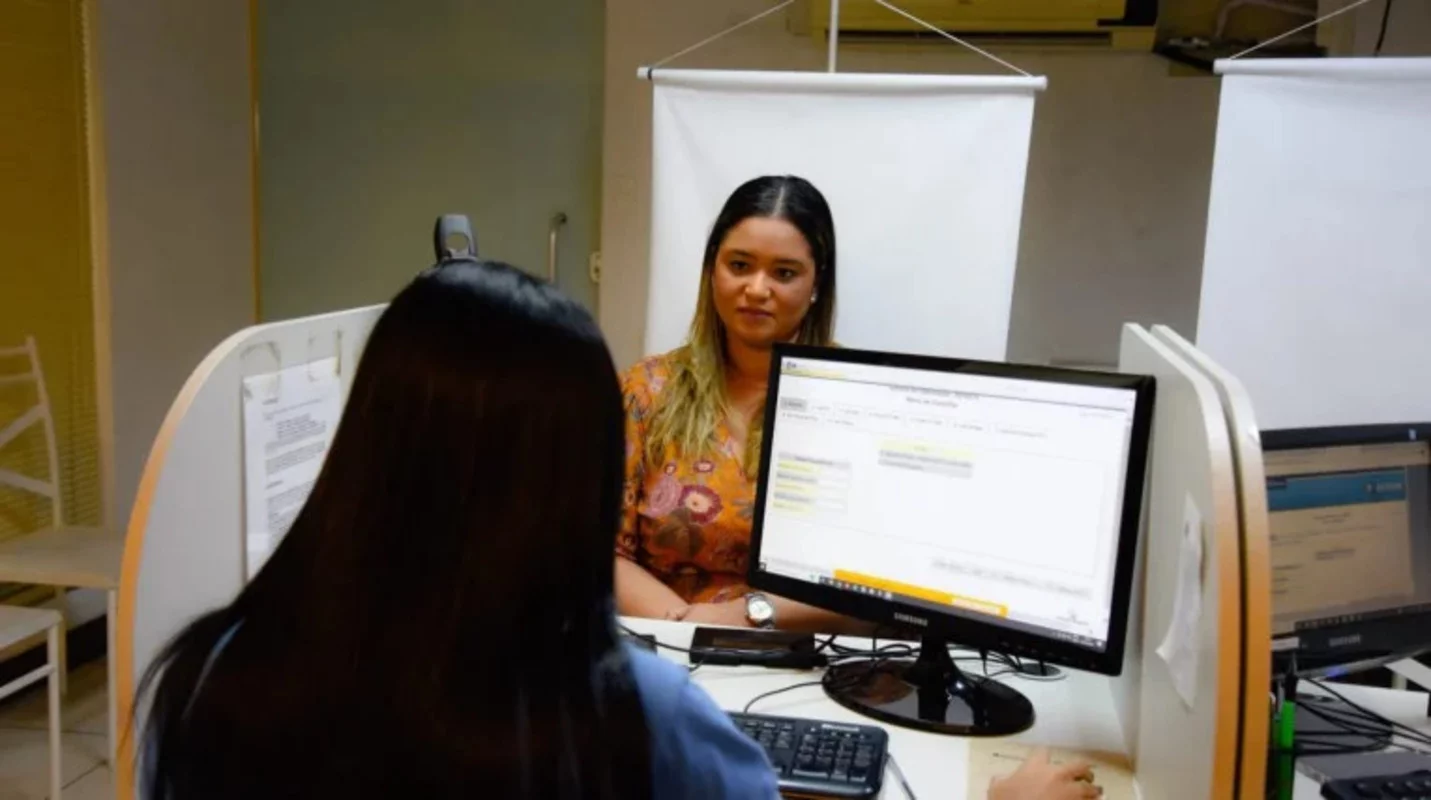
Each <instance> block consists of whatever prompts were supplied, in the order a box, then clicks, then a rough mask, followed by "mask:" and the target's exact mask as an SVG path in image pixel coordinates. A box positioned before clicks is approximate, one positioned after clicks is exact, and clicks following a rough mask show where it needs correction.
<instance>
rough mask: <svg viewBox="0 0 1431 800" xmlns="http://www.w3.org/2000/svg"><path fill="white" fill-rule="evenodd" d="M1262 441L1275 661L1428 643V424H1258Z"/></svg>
mask: <svg viewBox="0 0 1431 800" xmlns="http://www.w3.org/2000/svg"><path fill="white" fill-rule="evenodd" d="M1262 449H1263V465H1264V468H1265V470H1266V474H1267V512H1268V522H1269V528H1270V532H1271V539H1272V551H1271V560H1272V637H1273V648H1272V649H1273V651H1274V652H1275V653H1277V655H1278V659H1279V660H1281V661H1283V662H1288V663H1290V662H1291V661H1292V659H1295V660H1296V662H1297V665H1298V669H1299V670H1300V671H1325V670H1326V669H1327V668H1328V667H1335V666H1340V667H1347V666H1353V665H1356V664H1358V663H1366V662H1371V661H1375V660H1378V659H1380V660H1388V659H1391V658H1396V657H1399V656H1405V655H1410V654H1414V653H1417V652H1421V651H1423V650H1425V649H1427V648H1428V647H1431V424H1403V425H1374V426H1357V427H1338V428H1302V429H1295V430H1271V431H1264V432H1263V433H1262Z"/></svg>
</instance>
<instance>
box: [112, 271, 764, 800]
mask: <svg viewBox="0 0 1431 800" xmlns="http://www.w3.org/2000/svg"><path fill="white" fill-rule="evenodd" d="M623 419H624V417H623V411H622V399H621V393H620V390H619V387H618V381H617V376H616V372H615V370H614V369H613V366H612V363H611V358H610V355H609V353H608V352H607V349H606V346H605V344H604V343H603V341H602V338H601V335H600V333H599V331H598V330H597V328H596V325H595V324H594V323H593V322H592V320H591V318H590V316H589V315H588V314H587V313H586V311H584V310H583V309H582V308H581V307H580V306H578V305H577V304H575V303H574V302H572V301H570V300H568V299H566V298H565V297H564V296H562V295H561V294H560V293H559V292H557V291H556V290H555V289H553V288H551V287H549V286H547V285H545V284H542V283H540V282H538V281H536V280H534V279H532V278H529V277H527V276H526V275H524V274H522V273H521V272H519V271H518V270H516V269H514V268H512V267H509V266H506V265H502V264H497V263H483V264H476V265H474V264H470V263H451V264H447V265H444V266H440V267H436V268H433V269H430V270H428V271H427V272H424V273H423V274H422V275H420V276H419V277H418V278H417V279H416V280H414V281H413V282H412V283H411V284H410V285H409V286H408V287H407V288H406V289H404V290H403V291H402V292H401V293H400V294H399V295H398V296H397V297H396V299H394V300H393V302H392V304H391V305H390V306H389V307H388V308H387V310H386V311H385V312H384V313H383V315H382V317H381V319H379V321H378V322H377V325H376V326H375V327H374V329H373V331H372V333H371V335H370V337H369V339H368V342H367V345H366V348H365V349H364V351H363V355H362V359H361V362H360V363H359V365H358V371H357V374H356V376H355V378H354V383H353V387H352V391H351V393H350V395H349V399H348V402H347V406H346V408H345V410H344V413H343V418H342V422H341V425H340V427H339V429H338V431H337V434H336V438H335V439H334V441H333V444H332V448H331V449H330V451H329V453H328V455H327V459H326V462H325V464H324V467H323V471H322V474H321V475H320V477H319V478H318V481H317V483H316V484H315V486H314V488H313V491H312V494H311V495H310V497H309V498H308V502H307V504H306V505H305V506H304V507H303V510H302V512H301V513H300V514H299V516H298V518H297V519H296V520H295V522H294V523H293V526H292V528H291V529H290V530H289V532H288V533H287V535H286V536H285V537H284V539H283V542H282V544H281V545H280V546H279V547H278V548H277V550H276V551H275V552H274V554H273V555H272V557H271V558H270V559H269V560H268V562H267V563H266V564H265V565H264V567H263V569H262V570H261V571H260V572H259V574H258V575H257V576H256V577H255V578H254V580H253V581H252V582H251V583H249V584H248V586H247V587H246V588H245V589H244V590H243V591H242V592H241V593H240V594H239V596H238V597H237V598H235V599H234V601H233V602H232V603H230V604H229V605H227V606H225V607H223V608H220V609H218V610H216V611H212V612H209V613H208V614H205V615H204V616H202V617H201V618H199V619H198V620H196V621H195V622H193V623H192V624H190V625H189V626H188V627H187V628H186V629H185V630H184V631H183V632H182V633H180V634H179V635H178V636H177V637H176V638H175V639H174V640H173V641H172V642H171V643H170V644H169V645H168V646H167V648H166V649H165V650H164V651H163V653H162V654H161V656H160V657H159V658H158V660H157V661H156V662H155V664H154V665H153V666H152V667H151V668H150V669H149V670H148V672H147V673H146V675H145V677H144V680H143V683H142V686H141V705H140V707H141V708H146V706H145V703H146V702H147V709H146V710H145V712H144V714H143V718H144V723H145V724H144V728H143V731H142V739H141V742H140V766H141V780H142V785H143V794H144V796H145V797H146V798H148V799H149V800H200V799H202V800H226V799H227V798H234V799H235V800H237V799H238V798H243V800H253V798H260V797H262V798H284V797H292V798H300V797H301V798H313V797H341V798H345V800H362V798H385V799H386V798H395V797H423V798H463V799H464V800H470V798H479V797H503V798H506V797H516V798H601V799H602V800H630V799H632V798H635V799H636V800H640V799H641V798H663V797H669V798H682V797H707V798H724V797H731V798H736V797H739V798H773V797H774V796H775V788H774V776H773V773H772V772H771V769H770V766H769V764H768V762H767V761H766V760H765V757H764V755H763V753H761V752H760V750H759V749H758V748H757V747H756V746H755V745H754V743H752V742H750V741H748V740H747V739H746V738H744V736H743V734H741V733H740V732H739V731H737V730H736V729H735V727H734V726H733V725H732V724H731V723H730V721H729V719H728V718H727V717H726V716H725V714H723V713H722V712H721V711H719V709H717V708H716V707H715V706H714V705H713V704H712V703H711V701H710V699H709V698H708V697H707V696H706V695H705V694H704V693H703V692H701V691H700V690H699V689H698V688H696V687H694V686H693V685H692V684H691V683H690V682H689V680H688V677H687V672H686V670H685V669H683V668H681V667H679V666H677V665H674V664H669V663H666V662H664V661H661V660H660V659H658V658H657V657H655V656H653V655H650V654H646V653H641V652H637V651H635V650H633V649H631V648H629V647H627V646H623V645H621V644H620V643H619V642H618V636H617V633H616V627H615V620H614V617H613V599H612V563H611V552H612V547H613V543H614V539H615V535H616V530H617V524H618V519H619V515H620V512H621V493H622V473H623V424H624V423H623Z"/></svg>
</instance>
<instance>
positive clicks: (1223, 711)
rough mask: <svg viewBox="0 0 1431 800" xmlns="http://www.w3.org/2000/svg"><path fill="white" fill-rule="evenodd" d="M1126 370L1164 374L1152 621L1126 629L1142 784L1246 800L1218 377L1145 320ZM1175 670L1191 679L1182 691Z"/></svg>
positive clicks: (1150, 489)
mask: <svg viewBox="0 0 1431 800" xmlns="http://www.w3.org/2000/svg"><path fill="white" fill-rule="evenodd" d="M1118 366H1119V369H1120V370H1121V371H1123V372H1130V373H1141V374H1146V375H1152V376H1154V377H1155V378H1156V379H1157V381H1158V388H1157V401H1156V404H1155V410H1154V415H1153V444H1152V449H1151V453H1150V456H1149V460H1150V464H1149V473H1148V486H1147V495H1146V496H1147V501H1148V504H1147V513H1146V517H1145V519H1146V525H1145V533H1144V545H1145V546H1144V563H1143V568H1144V583H1143V587H1144V591H1143V593H1142V600H1143V610H1142V621H1143V624H1142V629H1141V630H1134V629H1130V631H1129V636H1130V638H1131V639H1132V640H1133V642H1134V646H1135V647H1137V648H1138V650H1137V652H1138V653H1139V654H1140V656H1141V657H1140V658H1139V659H1136V660H1135V661H1134V662H1133V665H1134V666H1136V665H1137V662H1138V661H1141V670H1140V672H1139V673H1138V675H1137V681H1138V683H1137V693H1136V703H1131V702H1130V700H1129V698H1128V697H1126V696H1125V697H1123V698H1121V699H1120V705H1121V708H1120V713H1121V714H1122V715H1123V718H1124V726H1125V729H1126V730H1127V733H1128V735H1129V738H1130V739H1132V740H1133V741H1134V744H1133V745H1131V748H1130V749H1132V750H1133V758H1134V766H1135V769H1136V771H1137V776H1138V784H1139V787H1140V790H1141V792H1142V796H1143V797H1147V798H1157V799H1158V800H1181V798H1189V799H1191V798H1197V799H1198V800H1207V799H1208V798H1217V799H1219V800H1220V799H1221V798H1233V797H1238V796H1241V795H1239V794H1238V792H1237V790H1236V786H1237V784H1238V770H1239V764H1238V761H1239V746H1240V738H1239V736H1240V730H1239V727H1240V726H1239V722H1238V719H1239V701H1240V691H1239V687H1240V672H1241V670H1242V666H1243V659H1242V648H1241V638H1242V637H1241V633H1242V592H1241V577H1240V571H1241V569H1240V567H1241V544H1240V534H1239V526H1238V512H1237V485H1236V473H1235V468H1234V465H1233V456H1232V450H1231V445H1230V443H1229V441H1228V434H1227V422H1226V419H1225V418H1224V416H1223V413H1222V406H1221V403H1220V402H1219V400H1218V395H1217V390H1216V389H1215V388H1214V387H1213V385H1212V383H1211V381H1209V380H1208V379H1207V378H1206V377H1205V376H1204V375H1203V374H1202V373H1201V372H1199V371H1198V370H1197V369H1196V368H1194V367H1192V366H1191V365H1189V364H1188V363H1187V362H1186V361H1185V360H1184V359H1183V358H1182V357H1181V356H1179V355H1178V354H1177V353H1175V352H1174V351H1173V350H1172V349H1171V348H1169V347H1168V346H1167V345H1166V344H1164V343H1163V342H1160V341H1158V340H1157V339H1156V338H1155V337H1153V335H1152V334H1150V333H1149V332H1148V331H1146V330H1144V329H1143V328H1141V327H1139V326H1137V325H1131V324H1130V325H1127V326H1125V327H1124V329H1123V339H1122V347H1121V351H1120V355H1119V362H1118ZM1190 519H1191V520H1192V523H1191V525H1189V520H1190ZM1185 528H1191V530H1192V532H1193V536H1194V537H1195V538H1193V539H1189V538H1188V537H1186V536H1185ZM1189 542H1195V543H1197V544H1195V545H1193V546H1192V547H1190V546H1189ZM1199 545H1200V546H1199ZM1180 576H1181V577H1180ZM1175 616H1176V617H1180V618H1181V619H1177V618H1175ZM1180 632H1185V633H1180ZM1170 644H1171V645H1174V646H1173V647H1171V648H1169V647H1168V645H1170ZM1164 653H1170V654H1171V656H1172V657H1171V658H1165V657H1164V655H1163V654H1164ZM1175 670H1176V671H1182V672H1181V674H1185V675H1187V676H1189V679H1188V680H1187V681H1186V684H1185V685H1183V686H1182V687H1181V688H1180V687H1179V685H1178V684H1177V682H1175V680H1174V671H1175Z"/></svg>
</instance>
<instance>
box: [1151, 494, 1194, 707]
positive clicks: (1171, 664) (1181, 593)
mask: <svg viewBox="0 0 1431 800" xmlns="http://www.w3.org/2000/svg"><path fill="white" fill-rule="evenodd" d="M1202 535H1203V534H1202V513H1201V512H1200V511H1198V508H1197V503H1195V502H1193V499H1192V495H1188V496H1187V497H1186V499H1185V500H1184V501H1183V532H1182V541H1181V543H1180V544H1179V546H1178V574H1177V586H1176V588H1175V591H1176V594H1174V595H1173V618H1172V620H1171V621H1170V622H1169V623H1168V632H1167V634H1166V635H1165V636H1164V637H1163V643H1162V644H1160V645H1158V657H1159V658H1161V659H1162V660H1163V662H1164V663H1165V664H1167V665H1168V672H1169V673H1170V674H1171V675H1172V677H1173V688H1174V689H1175V690H1177V693H1178V696H1179V697H1181V698H1182V700H1183V703H1185V704H1186V705H1187V707H1188V708H1192V706H1193V702H1194V701H1195V700H1196V699H1197V662H1198V655H1199V654H1198V627H1199V622H1200V621H1201V620H1202Z"/></svg>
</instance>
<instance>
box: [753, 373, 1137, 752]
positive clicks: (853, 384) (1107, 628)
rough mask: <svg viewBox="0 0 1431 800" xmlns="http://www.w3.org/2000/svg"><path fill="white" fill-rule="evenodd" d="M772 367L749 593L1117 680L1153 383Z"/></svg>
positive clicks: (1123, 378)
mask: <svg viewBox="0 0 1431 800" xmlns="http://www.w3.org/2000/svg"><path fill="white" fill-rule="evenodd" d="M774 361H775V363H774V364H773V365H772V370H771V379H770V386H769V394H768V396H767V408H766V432H765V441H764V443H763V452H762V458H761V468H760V489H759V493H758V497H757V502H756V509H755V525H754V535H753V538H752V557H751V576H750V577H751V583H752V585H753V586H756V587H758V588H762V589H766V590H769V591H771V592H774V593H776V594H781V595H783V596H787V597H790V598H791V599H794V600H800V601H803V602H806V603H810V604H812V605H817V606H821V607H824V608H828V609H830V610H834V611H838V612H840V613H843V614H847V615H850V616H854V617H858V618H862V619H866V620H871V621H874V622H879V623H891V624H894V625H898V626H902V627H904V628H906V629H910V628H913V629H918V630H921V631H923V632H924V633H925V634H926V644H925V649H926V650H927V649H929V648H930V643H931V642H939V641H944V640H946V639H947V640H953V641H957V642H959V643H961V644H965V645H970V646H973V647H977V648H987V649H989V650H995V651H999V652H1004V653H1012V654H1016V655H1020V656H1025V657H1030V658H1033V659H1038V660H1043V661H1049V662H1056V663H1060V664H1065V665H1068V666H1073V667H1078V668H1081V669H1087V670H1092V671H1097V672H1104V673H1117V672H1118V671H1119V669H1121V666H1122V661H1123V648H1124V641H1125V638H1126V625H1127V615H1128V605H1129V596H1130V592H1131V584H1132V574H1133V561H1134V554H1135V548H1136V538H1137V531H1138V525H1139V518H1140V508H1141V500H1142V485H1143V473H1144V465H1145V461H1146V458H1147V449H1148V435H1149V429H1150V424H1151V416H1152V400H1153V380H1152V379H1151V378H1147V377H1141V376H1131V375H1112V374H1100V373H1088V372H1076V371H1070V370H1059V369H1051V368H1044V367H1031V366H1016V365H1010V364H993V363H985V362H976V361H964V360H949V359H934V358H924V357H916V356H903V355H893V354H884V353H868V352H858V351H850V350H837V349H816V348H806V347H798V346H782V347H780V348H778V349H777V351H776V353H775V358H774ZM934 666H935V667H940V665H934ZM827 688H829V686H828V685H827ZM836 699H841V698H840V697H837V698H836ZM861 710H865V709H861ZM876 716H878V715H876ZM933 727H935V728H938V726H933ZM959 732H998V731H959ZM1005 732H1006V731H1005Z"/></svg>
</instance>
